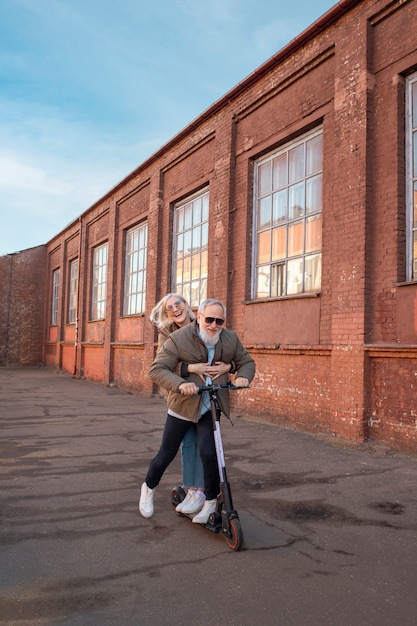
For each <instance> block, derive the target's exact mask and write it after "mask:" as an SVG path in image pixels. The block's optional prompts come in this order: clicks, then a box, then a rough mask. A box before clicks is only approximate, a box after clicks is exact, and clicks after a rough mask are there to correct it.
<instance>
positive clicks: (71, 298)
mask: <svg viewBox="0 0 417 626" xmlns="http://www.w3.org/2000/svg"><path fill="white" fill-rule="evenodd" d="M77 308H78V259H73V260H72V261H70V264H69V285H68V324H75V323H76V322H77Z"/></svg>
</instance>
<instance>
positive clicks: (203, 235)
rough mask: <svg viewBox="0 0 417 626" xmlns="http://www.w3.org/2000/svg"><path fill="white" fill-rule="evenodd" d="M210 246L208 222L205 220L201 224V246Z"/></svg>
mask: <svg viewBox="0 0 417 626" xmlns="http://www.w3.org/2000/svg"><path fill="white" fill-rule="evenodd" d="M207 246H208V223H207V222H205V223H204V224H203V225H202V226H201V247H202V248H207Z"/></svg>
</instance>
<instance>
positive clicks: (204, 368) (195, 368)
mask: <svg viewBox="0 0 417 626" xmlns="http://www.w3.org/2000/svg"><path fill="white" fill-rule="evenodd" d="M231 367H232V366H231V365H230V363H223V362H222V361H216V362H215V363H212V365H209V363H191V364H190V365H188V371H189V372H190V373H191V374H197V376H200V378H201V380H202V381H203V383H205V382H206V378H207V376H210V378H211V380H216V378H218V377H219V376H221V375H222V374H227V372H229V371H230V369H231Z"/></svg>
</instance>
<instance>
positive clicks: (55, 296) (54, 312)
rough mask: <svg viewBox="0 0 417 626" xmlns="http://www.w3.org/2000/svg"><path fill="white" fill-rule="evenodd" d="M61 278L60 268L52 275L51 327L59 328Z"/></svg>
mask: <svg viewBox="0 0 417 626" xmlns="http://www.w3.org/2000/svg"><path fill="white" fill-rule="evenodd" d="M60 276H61V272H60V269H59V268H58V269H56V270H54V271H53V273H52V306H51V326H58V310H59V282H60Z"/></svg>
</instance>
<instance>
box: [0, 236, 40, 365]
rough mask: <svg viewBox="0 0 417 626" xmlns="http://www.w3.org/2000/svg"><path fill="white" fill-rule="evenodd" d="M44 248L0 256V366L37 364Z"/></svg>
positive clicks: (38, 362) (38, 359)
mask: <svg viewBox="0 0 417 626" xmlns="http://www.w3.org/2000/svg"><path fill="white" fill-rule="evenodd" d="M45 261H46V248H45V246H38V247H36V248H30V249H28V250H24V251H23V252H19V253H16V254H8V255H6V256H3V257H0V365H41V364H43V362H44V359H43V324H44V312H45V267H46V264H45Z"/></svg>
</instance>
